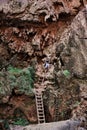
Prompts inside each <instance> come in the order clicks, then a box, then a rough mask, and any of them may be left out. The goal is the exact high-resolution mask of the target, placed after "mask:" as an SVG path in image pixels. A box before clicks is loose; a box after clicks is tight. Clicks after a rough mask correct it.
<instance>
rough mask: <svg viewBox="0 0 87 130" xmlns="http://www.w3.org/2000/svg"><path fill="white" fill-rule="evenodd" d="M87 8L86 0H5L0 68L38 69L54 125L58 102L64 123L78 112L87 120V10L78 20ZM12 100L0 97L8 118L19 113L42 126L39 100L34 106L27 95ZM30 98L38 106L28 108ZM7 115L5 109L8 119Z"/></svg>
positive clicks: (38, 80) (0, 13) (1, 17)
mask: <svg viewBox="0 0 87 130" xmlns="http://www.w3.org/2000/svg"><path fill="white" fill-rule="evenodd" d="M84 5H86V1H83V0H77V1H76V0H71V1H67V0H3V1H2V0H1V1H0V25H1V26H0V69H1V70H2V69H3V68H5V69H6V68H7V66H8V65H9V64H11V65H13V66H15V67H21V68H24V67H27V66H28V65H33V66H34V67H35V69H36V82H35V86H36V87H37V88H38V86H39V87H42V88H44V89H45V90H46V91H45V93H44V96H43V98H44V104H45V114H46V121H48V122H49V121H54V118H55V117H54V114H55V98H56V99H57V100H58V103H59V105H58V106H57V107H58V114H59V116H58V120H64V119H68V118H71V117H72V116H74V117H75V118H77V115H78V114H77V113H80V114H79V115H80V116H81V115H83V116H84V117H85V118H87V117H86V114H87V111H86V107H87V102H86V99H87V94H86V93H87V92H86V85H87V81H86V79H87V49H86V48H87V45H86V43H87V42H86V37H87V29H86V28H87V16H86V11H85V9H84V10H82V11H81V12H80V13H79V14H78V15H77V13H78V12H79V11H80V10H81V9H82V8H83V7H84ZM76 15H77V16H76ZM75 16H76V17H75ZM74 17H75V19H74ZM73 19H74V20H73ZM71 23H72V24H71ZM65 29H66V30H65ZM46 60H48V61H49V64H50V67H49V70H48V71H45V69H44V63H45V62H46ZM82 63H84V64H82ZM66 71H68V77H67V75H66ZM83 90H84V91H83ZM9 97H10V95H9V96H5V97H4V99H3V98H2V97H1V98H0V100H1V103H2V104H4V105H5V106H6V108H9V112H8V114H7V117H6V118H8V117H9V115H10V116H12V115H13V113H14V111H15V109H17V108H18V109H20V110H21V111H22V112H24V115H25V116H26V117H27V119H28V120H29V121H30V122H36V121H37V118H36V114H35V115H34V114H33V110H36V108H35V100H34V97H33V98H32V97H31V99H32V101H31V100H30V99H29V97H26V98H25V95H22V96H21V95H16V96H15V95H13V96H12V97H11V98H10V100H9ZM17 99H18V101H19V103H18V101H17ZM25 99H29V100H30V102H33V103H32V106H31V107H30V104H28V105H27V108H26V104H27V103H26V101H25ZM2 104H1V106H0V109H1V112H2ZM29 107H30V108H29ZM83 107H84V110H83ZM4 108H5V107H4ZM77 111H79V112H77ZM6 113H7V110H6V109H5V112H4V115H6ZM2 117H3V115H2ZM4 117H5V116H4Z"/></svg>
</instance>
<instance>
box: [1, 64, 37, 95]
mask: <svg viewBox="0 0 87 130" xmlns="http://www.w3.org/2000/svg"><path fill="white" fill-rule="evenodd" d="M34 79H35V70H34V68H33V67H28V68H24V69H19V68H14V67H12V66H10V67H8V69H7V71H5V72H0V93H2V94H5V93H7V92H9V91H11V90H12V89H13V88H17V90H18V91H20V92H23V93H25V94H29V93H32V88H33V87H34Z"/></svg>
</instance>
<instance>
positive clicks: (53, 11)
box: [0, 0, 83, 22]
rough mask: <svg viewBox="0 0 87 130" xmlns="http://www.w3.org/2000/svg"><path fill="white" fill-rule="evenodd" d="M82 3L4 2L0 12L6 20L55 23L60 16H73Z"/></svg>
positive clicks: (1, 2) (35, 0)
mask: <svg viewBox="0 0 87 130" xmlns="http://www.w3.org/2000/svg"><path fill="white" fill-rule="evenodd" d="M82 3H83V2H82V1H80V0H77V1H75V0H73V1H67V0H52V1H50V0H45V1H44V0H30V1H29V0H22V1H21V0H14V1H13V0H11V1H10V0H4V1H0V10H1V11H2V12H3V13H5V14H6V15H7V17H8V18H10V19H12V18H15V19H20V20H23V21H26V20H28V21H33V22H44V21H47V20H51V21H57V20H58V19H59V17H60V14H62V13H64V14H71V15H73V14H75V13H76V12H78V11H79V10H78V8H79V7H80V6H81V4H82Z"/></svg>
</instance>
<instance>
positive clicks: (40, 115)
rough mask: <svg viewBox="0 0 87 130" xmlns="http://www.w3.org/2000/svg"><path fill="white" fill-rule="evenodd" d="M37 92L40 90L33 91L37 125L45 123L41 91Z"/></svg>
mask: <svg viewBox="0 0 87 130" xmlns="http://www.w3.org/2000/svg"><path fill="white" fill-rule="evenodd" d="M39 90H40V89H35V99H36V108H37V117H38V124H40V123H45V114H44V106H43V98H42V91H39Z"/></svg>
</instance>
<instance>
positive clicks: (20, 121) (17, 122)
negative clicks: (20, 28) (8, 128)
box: [13, 118, 29, 126]
mask: <svg viewBox="0 0 87 130" xmlns="http://www.w3.org/2000/svg"><path fill="white" fill-rule="evenodd" d="M13 125H21V126H26V125H29V122H28V121H27V120H26V119H25V118H17V119H15V120H14V122H13Z"/></svg>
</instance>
